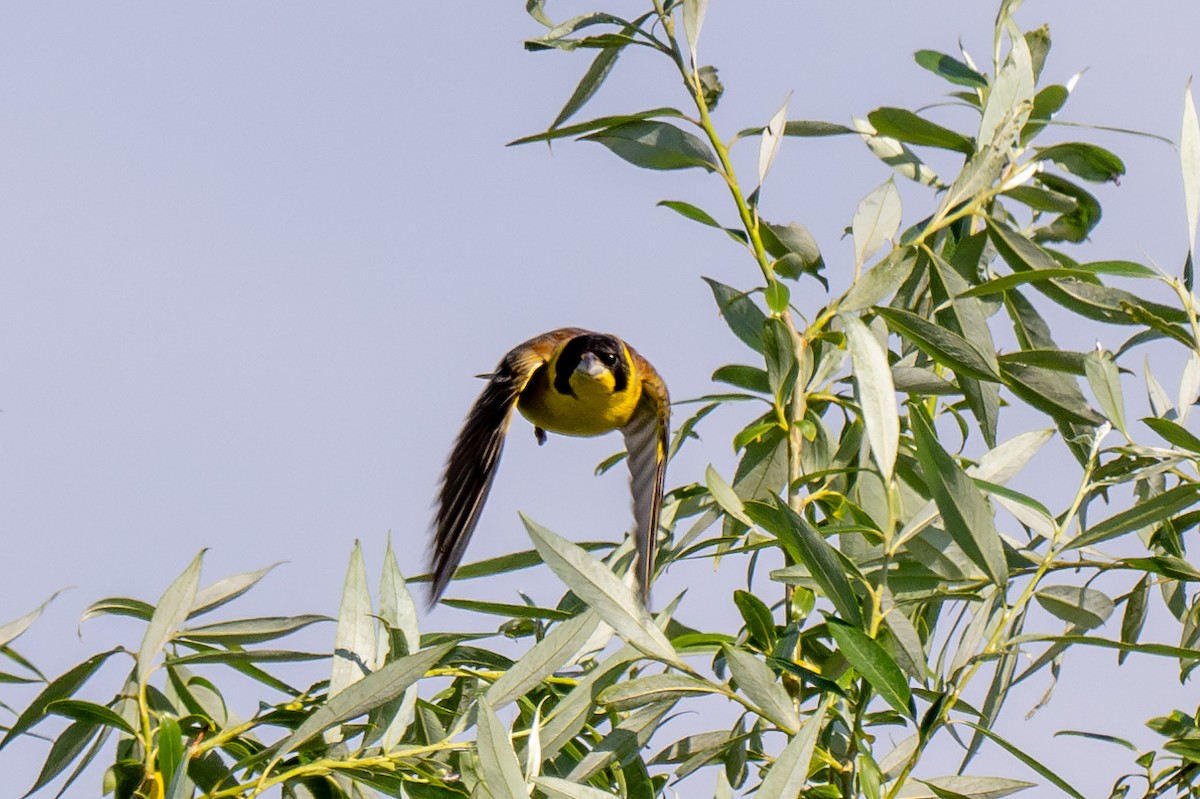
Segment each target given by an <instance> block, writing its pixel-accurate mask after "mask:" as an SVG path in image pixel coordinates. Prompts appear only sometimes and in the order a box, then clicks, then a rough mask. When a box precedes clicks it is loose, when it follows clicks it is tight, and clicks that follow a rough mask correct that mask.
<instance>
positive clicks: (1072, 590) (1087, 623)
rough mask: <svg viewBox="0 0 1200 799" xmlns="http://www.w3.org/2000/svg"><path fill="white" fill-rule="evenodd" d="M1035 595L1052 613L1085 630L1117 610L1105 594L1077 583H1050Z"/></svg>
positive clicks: (1096, 624) (1100, 622)
mask: <svg viewBox="0 0 1200 799" xmlns="http://www.w3.org/2000/svg"><path fill="white" fill-rule="evenodd" d="M1034 597H1035V598H1036V599H1037V601H1038V604H1039V605H1041V606H1042V607H1043V608H1045V609H1046V610H1047V611H1049V612H1050V614H1051V615H1053V616H1057V617H1058V618H1060V619H1062V620H1063V621H1065V622H1068V623H1070V624H1074V625H1075V626H1077V627H1079V628H1081V629H1083V630H1091V629H1094V628H1096V627H1099V626H1100V625H1102V624H1104V622H1106V621H1108V619H1109V617H1110V616H1112V614H1113V611H1114V610H1115V606H1114V605H1113V601H1112V600H1111V599H1109V598H1108V597H1107V596H1106V595H1105V594H1103V593H1101V592H1100V591H1097V590H1096V589H1094V588H1085V587H1081V586H1077V585H1048V586H1045V587H1044V588H1041V589H1040V590H1038V592H1037V593H1036V594H1035V595H1034Z"/></svg>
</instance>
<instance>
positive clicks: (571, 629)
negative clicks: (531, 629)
mask: <svg viewBox="0 0 1200 799" xmlns="http://www.w3.org/2000/svg"><path fill="white" fill-rule="evenodd" d="M599 626H600V617H599V616H598V615H596V613H595V611H591V610H589V611H586V612H584V613H582V614H580V615H579V616H576V617H575V618H573V619H571V620H570V621H565V622H563V623H562V624H557V625H555V626H554V628H553V629H552V630H550V632H549V633H547V634H546V636H545V637H544V638H543V639H542V640H540V641H538V642H537V643H536V644H534V645H533V647H532V648H531V649H530V650H529V651H528V652H526V653H525V654H524V655H522V656H521V659H520V660H518V661H517V662H516V663H514V664H513V665H512V667H511V668H509V669H507V670H505V672H504V673H503V674H501V675H500V678H499V679H497V680H496V681H495V682H494V683H492V686H491V687H490V688H489V689H488V691H487V701H488V703H489V704H490V705H491V706H492V707H493V708H501V707H504V706H505V705H507V704H508V703H509V702H514V701H516V700H517V699H519V698H521V697H522V696H524V695H525V694H527V693H528V692H529V691H531V690H533V688H534V687H536V686H538V685H540V684H541V683H542V681H543V680H545V679H546V678H547V677H549V676H550V675H552V674H554V672H555V671H557V670H558V669H560V668H562V667H563V666H565V665H567V664H568V663H569V661H570V660H571V659H572V658H573V657H574V656H576V655H577V654H579V650H580V647H582V646H583V645H584V644H586V643H587V642H588V639H589V638H591V636H592V633H594V632H596V629H597V628H598V627H599Z"/></svg>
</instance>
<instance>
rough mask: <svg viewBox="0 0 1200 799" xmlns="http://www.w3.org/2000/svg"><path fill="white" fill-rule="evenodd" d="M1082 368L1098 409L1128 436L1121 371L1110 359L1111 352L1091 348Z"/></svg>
mask: <svg viewBox="0 0 1200 799" xmlns="http://www.w3.org/2000/svg"><path fill="white" fill-rule="evenodd" d="M1083 368H1084V373H1085V374H1086V375H1087V381H1088V385H1090V386H1091V387H1092V394H1093V395H1095V397H1096V402H1097V403H1099V405H1100V410H1101V411H1103V412H1104V415H1105V416H1107V417H1108V420H1109V421H1110V422H1112V423H1113V425H1114V426H1115V427H1116V428H1117V429H1118V430H1120V431H1121V433H1122V434H1124V436H1125V438H1129V430H1128V428H1127V427H1126V426H1125V397H1124V395H1123V394H1122V393H1121V373H1120V372H1119V371H1118V369H1117V364H1116V363H1115V362H1114V361H1113V359H1112V353H1110V352H1106V351H1102V350H1093V351H1092V352H1090V353H1088V356H1087V358H1086V359H1085V360H1084V362H1083Z"/></svg>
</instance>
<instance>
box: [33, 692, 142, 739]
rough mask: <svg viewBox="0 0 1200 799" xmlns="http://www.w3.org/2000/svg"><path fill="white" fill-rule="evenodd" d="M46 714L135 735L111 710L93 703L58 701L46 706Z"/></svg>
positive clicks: (131, 728)
mask: <svg viewBox="0 0 1200 799" xmlns="http://www.w3.org/2000/svg"><path fill="white" fill-rule="evenodd" d="M46 712H47V713H51V714H53V715H56V716H64V717H66V718H69V719H71V720H72V721H83V722H87V723H89V724H93V725H96V726H107V727H114V728H116V729H118V730H121V731H122V732H125V733H128V734H129V735H135V734H136V733H135V732H134V729H133V727H132V726H130V724H129V722H127V721H126V720H125V719H123V718H122V717H121V716H120V715H118V714H117V713H116V712H115V711H113V709H112V708H109V707H105V706H104V705H97V704H96V703H94V702H84V701H82V700H79V699H59V700H56V701H54V702H51V703H50V704H49V705H47V706H46Z"/></svg>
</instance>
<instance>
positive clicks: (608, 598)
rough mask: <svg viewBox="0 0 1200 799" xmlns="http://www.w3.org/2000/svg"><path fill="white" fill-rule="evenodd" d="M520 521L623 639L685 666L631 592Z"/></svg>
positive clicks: (577, 552)
mask: <svg viewBox="0 0 1200 799" xmlns="http://www.w3.org/2000/svg"><path fill="white" fill-rule="evenodd" d="M521 521H523V522H524V523H525V529H526V530H527V531H528V532H529V537H530V538H531V539H533V545H534V546H535V547H537V550H538V552H540V553H541V555H542V559H543V560H544V561H545V562H546V565H547V566H549V567H550V569H551V570H552V571H553V572H554V573H555V574H557V575H558V577H559V579H560V580H562V581H563V582H564V583H566V584H567V587H568V588H570V589H571V590H572V591H573V592H575V595H576V596H578V597H579V598H580V599H582V600H583V601H584V602H586V603H587V604H588V605H589V606H590V607H591V608H592V609H593V610H594V611H596V613H598V614H599V615H600V618H601V619H603V620H604V621H605V622H607V623H608V625H609V626H610V627H612V628H613V629H614V630H616V631H617V634H618V635H620V636H621V638H623V639H624V640H625V641H626V642H627V643H630V644H633V645H634V646H635V647H637V648H638V649H640V650H641V651H642V652H643V653H645V654H646V655H648V656H650V657H652V658H656V659H658V660H661V661H663V662H665V663H670V664H673V665H682V664H681V662H680V660H679V657H678V656H677V655H676V654H675V649H674V648H673V647H672V646H671V642H670V641H668V640H667V637H666V636H665V635H663V633H662V630H660V629H658V627H657V626H655V624H654V620H653V619H651V618H650V613H649V611H647V610H646V607H645V605H643V604H642V602H641V600H640V599H639V598H638V597H637V595H636V594H635V593H634V590H633V589H632V588H630V587H629V586H628V585H626V584H625V583H623V582H621V580H620V578H618V577H617V576H616V575H615V574H613V573H612V572H611V571H610V570H609V569H608V567H607V566H605V565H604V564H603V563H601V562H600V561H598V560H596V559H595V558H593V557H592V556H590V555H588V554H587V552H585V551H584V550H582V549H581V548H579V547H578V546H576V545H575V544H572V543H571V542H570V541H567V540H566V539H565V538H563V537H561V536H559V535H556V534H555V533H552V532H550V531H549V530H547V529H546V528H544V527H542V526H541V525H539V524H537V523H536V522H534V521H532V520H531V519H529V518H527V517H526V516H524V515H522V516H521Z"/></svg>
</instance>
